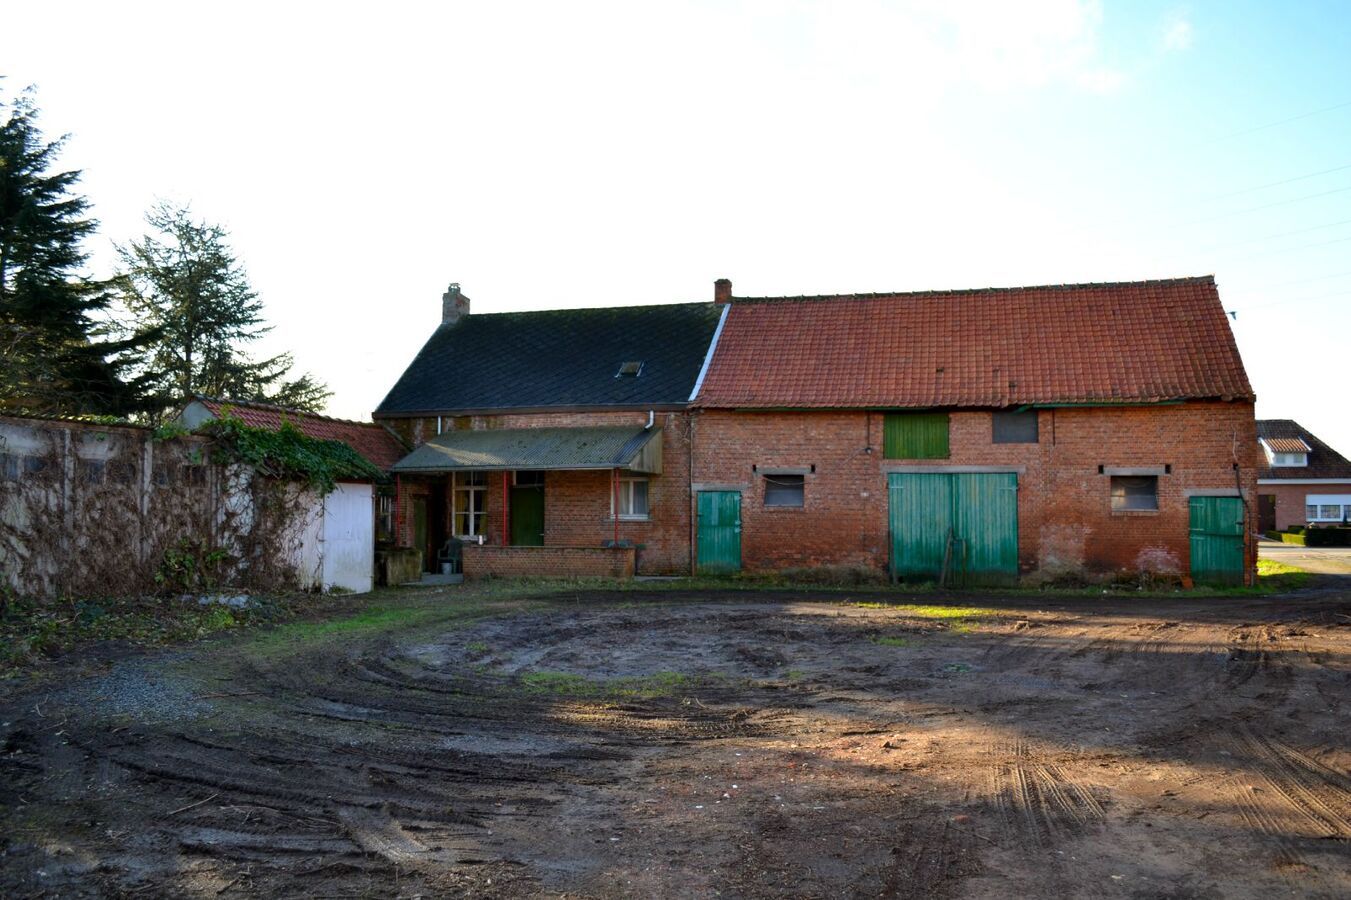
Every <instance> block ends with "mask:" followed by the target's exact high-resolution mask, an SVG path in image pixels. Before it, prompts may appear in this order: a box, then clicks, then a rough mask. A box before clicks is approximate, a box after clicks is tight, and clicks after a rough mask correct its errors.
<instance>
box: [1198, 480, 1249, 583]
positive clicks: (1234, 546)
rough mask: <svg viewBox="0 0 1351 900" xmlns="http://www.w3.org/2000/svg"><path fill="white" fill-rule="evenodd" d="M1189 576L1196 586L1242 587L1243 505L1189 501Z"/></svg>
mask: <svg viewBox="0 0 1351 900" xmlns="http://www.w3.org/2000/svg"><path fill="white" fill-rule="evenodd" d="M1189 505H1190V508H1191V509H1190V512H1191V556H1192V563H1191V573H1192V579H1193V580H1194V581H1195V582H1196V583H1197V584H1242V583H1243V501H1242V500H1241V499H1239V498H1238V497H1192V498H1191V500H1190V501H1189Z"/></svg>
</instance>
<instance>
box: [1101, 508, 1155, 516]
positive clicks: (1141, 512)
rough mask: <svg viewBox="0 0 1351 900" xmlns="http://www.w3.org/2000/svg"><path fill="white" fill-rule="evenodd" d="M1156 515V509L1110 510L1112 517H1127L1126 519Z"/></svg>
mask: <svg viewBox="0 0 1351 900" xmlns="http://www.w3.org/2000/svg"><path fill="white" fill-rule="evenodd" d="M1158 514H1159V511H1158V510H1157V509H1114V510H1112V515H1114V516H1127V517H1130V516H1157V515H1158Z"/></svg>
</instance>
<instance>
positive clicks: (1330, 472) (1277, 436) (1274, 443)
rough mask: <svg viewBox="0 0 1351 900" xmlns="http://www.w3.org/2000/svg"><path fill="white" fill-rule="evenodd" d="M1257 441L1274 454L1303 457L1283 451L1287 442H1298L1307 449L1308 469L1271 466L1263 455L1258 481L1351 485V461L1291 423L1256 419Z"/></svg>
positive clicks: (1296, 423)
mask: <svg viewBox="0 0 1351 900" xmlns="http://www.w3.org/2000/svg"><path fill="white" fill-rule="evenodd" d="M1257 439H1258V440H1259V441H1265V442H1266V443H1267V445H1268V446H1270V447H1271V449H1272V451H1274V452H1276V453H1303V452H1304V451H1303V450H1284V449H1281V448H1283V447H1285V446H1286V444H1287V442H1295V441H1298V442H1300V443H1302V444H1307V445H1308V447H1309V458H1308V465H1307V466H1274V467H1273V466H1272V465H1271V464H1270V463H1269V462H1268V461H1267V457H1266V454H1265V453H1264V454H1262V459H1261V463H1260V466H1259V468H1258V470H1257V477H1258V478H1261V479H1268V478H1276V479H1280V478H1344V479H1346V480H1347V481H1351V460H1348V459H1347V458H1346V457H1345V456H1342V455H1341V454H1340V453H1338V452H1337V451H1336V450H1333V449H1332V448H1331V447H1329V446H1328V445H1327V444H1325V443H1323V442H1322V441H1321V440H1319V439H1318V435H1316V434H1312V433H1311V432H1310V431H1309V429H1307V428H1305V427H1304V426H1303V425H1300V424H1299V423H1298V422H1296V421H1295V420H1294V419H1258V420H1257Z"/></svg>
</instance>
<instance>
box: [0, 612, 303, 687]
mask: <svg viewBox="0 0 1351 900" xmlns="http://www.w3.org/2000/svg"><path fill="white" fill-rule="evenodd" d="M255 601H256V602H255V604H254V605H253V606H251V607H249V608H247V609H232V608H231V607H228V606H224V605H220V604H209V605H202V604H199V603H196V602H195V601H192V600H181V599H179V598H177V597H173V598H167V597H135V598H127V597H109V598H100V599H98V600H71V599H61V600H50V601H39V600H33V599H28V598H10V599H9V600H8V602H6V603H4V604H3V607H0V678H13V677H15V676H17V675H19V674H20V673H21V672H23V671H24V670H25V669H28V668H30V667H32V666H34V665H36V664H38V663H40V662H41V661H43V660H44V659H49V658H52V657H58V656H64V655H66V654H69V653H72V652H74V651H76V650H77V649H79V648H81V647H85V646H88V645H90V644H95V643H99V642H104V641H120V642H125V643H129V644H132V645H135V646H142V647H159V646H165V645H168V644H177V643H183V642H185V641H193V640H198V639H200V638H204V637H208V636H210V635H213V634H217V633H219V632H223V631H229V630H232V629H235V628H239V627H242V626H247V625H255V624H260V623H264V622H276V621H279V620H281V619H284V618H286V617H287V616H289V615H291V606H292V604H293V603H294V602H295V598H293V597H256V598H255Z"/></svg>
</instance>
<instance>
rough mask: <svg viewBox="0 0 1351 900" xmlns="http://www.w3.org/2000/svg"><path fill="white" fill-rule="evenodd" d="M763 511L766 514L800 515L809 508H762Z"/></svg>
mask: <svg viewBox="0 0 1351 900" xmlns="http://www.w3.org/2000/svg"><path fill="white" fill-rule="evenodd" d="M761 509H763V510H764V511H765V512H790V513H800V512H806V511H807V507H805V506H764V507H761Z"/></svg>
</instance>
